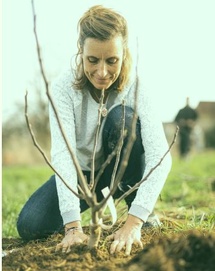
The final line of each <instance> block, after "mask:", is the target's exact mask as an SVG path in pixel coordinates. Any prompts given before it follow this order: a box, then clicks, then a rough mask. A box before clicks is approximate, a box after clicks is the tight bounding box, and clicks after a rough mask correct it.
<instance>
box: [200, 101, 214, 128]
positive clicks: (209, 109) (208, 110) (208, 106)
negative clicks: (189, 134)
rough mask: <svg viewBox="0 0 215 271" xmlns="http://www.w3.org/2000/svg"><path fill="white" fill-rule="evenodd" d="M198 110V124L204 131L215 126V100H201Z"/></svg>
mask: <svg viewBox="0 0 215 271" xmlns="http://www.w3.org/2000/svg"><path fill="white" fill-rule="evenodd" d="M196 110H197V112H198V114H199V119H198V124H199V125H200V126H201V128H202V129H203V131H204V132H205V131H207V130H208V129H210V128H212V127H213V126H215V102H200V103H199V104H198V106H197V107H196Z"/></svg>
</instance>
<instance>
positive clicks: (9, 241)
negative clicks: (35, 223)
mask: <svg viewBox="0 0 215 271" xmlns="http://www.w3.org/2000/svg"><path fill="white" fill-rule="evenodd" d="M85 231H86V232H88V228H85ZM108 234H109V233H108V232H105V233H103V235H102V238H101V242H100V244H99V248H98V249H93V250H90V249H89V248H88V247H87V246H86V245H84V244H81V245H75V246H74V247H72V249H71V251H70V252H69V253H67V254H65V253H62V252H55V246H56V245H57V243H59V242H60V241H61V239H62V236H61V235H60V234H58V235H53V236H51V237H49V238H48V239H46V240H39V241H38V240H37V241H31V242H28V243H27V242H24V241H22V240H21V239H13V238H3V240H2V243H3V250H4V251H7V252H8V254H7V255H6V256H4V257H3V259H2V266H3V269H2V270H3V271H13V270H14V271H15V270H16V271H37V270H56V271H71V270H72V271H82V270H85V271H91V270H97V271H112V270H114V271H124V270H126V271H144V270H145V271H182V270H183V271H200V270H201V271H214V270H215V234H214V233H208V232H202V231H187V232H180V233H171V230H167V229H166V228H165V229H162V228H160V229H143V232H142V241H143V244H144V249H143V250H140V249H139V248H137V247H133V249H132V253H131V255H130V256H129V257H126V256H125V255H124V253H123V252H120V253H119V254H117V255H114V256H111V255H110V254H109V247H110V243H109V242H107V241H106V240H105V237H106V236H107V235H108Z"/></svg>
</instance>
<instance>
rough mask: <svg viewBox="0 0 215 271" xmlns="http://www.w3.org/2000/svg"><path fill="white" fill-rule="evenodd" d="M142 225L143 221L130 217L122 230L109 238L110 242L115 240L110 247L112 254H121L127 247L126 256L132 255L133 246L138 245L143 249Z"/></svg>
mask: <svg viewBox="0 0 215 271" xmlns="http://www.w3.org/2000/svg"><path fill="white" fill-rule="evenodd" d="M142 225H143V222H142V220H140V219H139V218H137V217H135V216H132V215H128V218H127V220H126V222H125V224H124V225H123V226H122V228H120V229H119V230H118V231H116V232H115V233H114V234H111V235H109V236H108V239H109V240H113V242H112V244H111V247H110V253H111V254H113V253H115V252H119V251H121V250H122V249H123V248H124V247H125V254H126V255H130V253H131V248H132V245H133V244H138V245H139V246H140V247H141V248H142V247H143V244H142V242H141V227H142Z"/></svg>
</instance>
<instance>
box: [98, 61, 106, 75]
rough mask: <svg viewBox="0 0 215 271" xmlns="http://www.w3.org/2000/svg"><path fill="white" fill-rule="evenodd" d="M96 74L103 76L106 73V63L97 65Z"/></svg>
mask: <svg viewBox="0 0 215 271" xmlns="http://www.w3.org/2000/svg"><path fill="white" fill-rule="evenodd" d="M98 75H99V76H100V77H101V78H104V77H105V76H106V75H107V65H106V63H100V64H99V66H98Z"/></svg>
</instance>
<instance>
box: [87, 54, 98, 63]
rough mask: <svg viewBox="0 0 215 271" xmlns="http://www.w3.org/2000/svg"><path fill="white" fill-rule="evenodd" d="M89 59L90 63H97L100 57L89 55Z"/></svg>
mask: <svg viewBox="0 0 215 271" xmlns="http://www.w3.org/2000/svg"><path fill="white" fill-rule="evenodd" d="M88 61H89V62H90V63H93V64H95V63H97V62H98V59H97V58H96V57H92V56H90V57H88Z"/></svg>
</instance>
